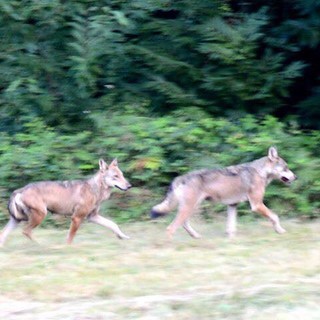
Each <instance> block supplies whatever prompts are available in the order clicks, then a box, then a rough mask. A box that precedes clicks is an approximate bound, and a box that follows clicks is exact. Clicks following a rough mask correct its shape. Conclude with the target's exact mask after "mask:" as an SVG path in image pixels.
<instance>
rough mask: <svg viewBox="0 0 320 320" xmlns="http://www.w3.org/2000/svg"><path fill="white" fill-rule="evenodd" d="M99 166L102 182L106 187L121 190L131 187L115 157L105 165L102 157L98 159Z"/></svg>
mask: <svg viewBox="0 0 320 320" xmlns="http://www.w3.org/2000/svg"><path fill="white" fill-rule="evenodd" d="M99 167H100V173H101V174H102V176H103V179H104V183H105V184H106V185H107V186H108V187H116V188H118V189H120V190H122V191H126V190H128V189H130V188H131V187H132V186H131V184H130V183H129V182H128V181H127V180H126V179H125V177H124V176H123V173H122V171H121V170H120V168H119V167H118V161H117V159H114V160H113V161H112V162H111V163H110V164H109V165H107V164H106V162H105V161H104V160H103V159H100V160H99Z"/></svg>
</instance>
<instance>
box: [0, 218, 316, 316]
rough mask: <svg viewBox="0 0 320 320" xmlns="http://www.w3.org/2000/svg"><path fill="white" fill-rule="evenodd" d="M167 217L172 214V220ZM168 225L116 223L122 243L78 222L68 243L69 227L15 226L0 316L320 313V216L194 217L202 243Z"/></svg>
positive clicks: (1, 285) (5, 259) (1, 261)
mask: <svg viewBox="0 0 320 320" xmlns="http://www.w3.org/2000/svg"><path fill="white" fill-rule="evenodd" d="M171 218H172V217H171ZM167 223H168V221H159V222H141V223H133V224H125V225H122V226H121V227H122V229H123V231H125V232H126V233H127V234H129V235H130V236H131V239H130V240H126V241H121V240H118V239H117V238H116V237H114V236H113V234H111V232H109V231H108V230H105V229H103V228H101V227H99V226H95V225H90V224H84V225H83V226H82V228H81V229H80V230H79V233H78V235H77V236H76V238H75V244H74V245H73V246H66V245H65V244H64V241H65V238H66V234H67V230H61V229H60V230H56V229H38V230H35V236H36V238H37V240H38V242H39V244H36V243H32V242H30V241H29V240H28V239H26V238H24V237H23V236H22V235H21V233H20V230H17V231H15V232H14V234H12V235H11V236H10V237H9V239H8V242H7V243H6V246H5V247H4V248H0V319H7V320H8V319H17V320H20V319H21V320H22V319H23V320H28V319H32V320H35V319H46V320H48V319H73V320H88V319H97V320H99V319H150V320H153V319H179V320H180V319H250V320H251V319H255V320H263V319H266V320H270V318H271V319H279V320H282V319H290V320H291V319H308V320H311V319H320V247H319V243H320V242H319V240H320V236H319V231H320V222H319V221H318V222H313V223H311V222H308V223H301V222H299V221H293V220H290V221H288V220H287V221H283V226H284V227H286V229H287V231H288V232H287V233H286V234H284V235H281V236H280V235H277V234H275V233H274V232H273V230H272V229H271V228H270V226H269V224H268V223H267V222H264V221H262V220H258V221H255V222H245V221H240V224H239V235H238V237H237V238H236V239H235V240H229V239H227V238H226V237H225V235H224V220H223V219H220V220H216V221H215V222H210V223H209V222H208V223H204V222H203V221H201V220H200V218H198V219H196V221H194V223H193V225H194V227H195V229H196V230H198V231H199V232H200V233H202V236H203V237H202V239H198V240H195V239H192V238H190V237H189V236H188V235H187V234H186V233H185V231H184V230H179V231H178V232H177V234H176V236H175V238H174V240H173V241H171V242H170V241H168V240H167V239H166V236H165V228H166V225H167Z"/></svg>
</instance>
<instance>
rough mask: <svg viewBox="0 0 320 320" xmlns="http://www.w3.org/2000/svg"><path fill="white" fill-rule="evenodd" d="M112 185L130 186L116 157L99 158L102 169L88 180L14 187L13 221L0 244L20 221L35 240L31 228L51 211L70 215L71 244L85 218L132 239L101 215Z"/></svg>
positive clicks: (2, 234)
mask: <svg viewBox="0 0 320 320" xmlns="http://www.w3.org/2000/svg"><path fill="white" fill-rule="evenodd" d="M112 187H116V188H118V189H120V190H123V191H126V190H128V189H129V188H131V185H130V183H129V182H128V181H127V180H126V179H125V178H124V176H123V173H122V172H121V170H120V168H119V167H118V162H117V160H116V159H114V160H113V161H112V162H111V164H110V165H107V163H106V162H105V161H104V160H103V159H100V160H99V171H98V172H97V173H96V174H95V175H93V176H92V177H91V178H89V179H87V180H74V181H41V182H35V183H30V184H28V185H26V186H25V187H23V188H21V189H17V190H15V191H14V192H13V193H12V195H11V197H10V200H9V203H8V210H9V213H10V220H9V222H8V223H7V225H6V226H5V227H4V229H3V231H2V233H1V235H0V245H2V244H3V243H4V242H5V240H6V238H7V237H8V235H9V233H10V232H11V231H12V230H14V229H15V228H16V227H17V226H18V224H19V223H20V222H21V221H26V222H27V223H26V226H25V227H24V229H23V234H24V235H25V236H27V237H28V238H30V239H32V230H33V229H34V228H35V227H37V226H38V225H39V224H40V223H41V222H42V221H43V219H44V218H45V217H46V215H47V212H48V211H50V212H52V213H55V214H60V215H67V216H71V220H72V222H71V226H70V230H69V233H68V237H67V243H68V244H71V243H72V241H73V238H74V236H75V234H76V232H77V230H78V228H79V226H80V224H81V223H82V221H83V220H84V219H87V220H88V221H90V222H93V223H96V224H99V225H102V226H104V227H106V228H109V229H111V230H112V231H113V232H114V233H115V234H116V235H117V236H118V237H119V238H120V239H127V238H129V237H128V236H126V235H125V234H124V233H123V232H122V231H121V230H120V228H119V227H118V225H117V224H116V223H114V222H112V221H111V220H109V219H106V218H104V217H103V216H101V215H100V214H99V208H100V204H101V203H102V201H104V200H106V199H108V198H109V197H110V194H111V189H112Z"/></svg>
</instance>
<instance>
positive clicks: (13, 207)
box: [8, 192, 28, 222]
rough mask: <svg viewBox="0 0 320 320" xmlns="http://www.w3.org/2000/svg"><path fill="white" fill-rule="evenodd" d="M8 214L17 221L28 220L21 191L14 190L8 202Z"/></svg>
mask: <svg viewBox="0 0 320 320" xmlns="http://www.w3.org/2000/svg"><path fill="white" fill-rule="evenodd" d="M8 210H9V214H10V216H11V217H12V218H13V219H14V220H15V221H17V222H21V221H27V220H28V210H27V207H26V206H25V204H24V203H23V201H22V200H21V193H16V192H14V193H13V194H12V195H11V197H10V200H9V203H8Z"/></svg>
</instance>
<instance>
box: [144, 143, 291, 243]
mask: <svg viewBox="0 0 320 320" xmlns="http://www.w3.org/2000/svg"><path fill="white" fill-rule="evenodd" d="M274 179H277V180H280V181H282V182H283V183H285V184H290V183H291V182H292V181H294V180H296V179H297V176H296V175H295V174H294V173H293V172H292V171H291V170H290V169H289V168H288V165H287V163H286V162H285V161H284V160H283V159H282V158H280V157H279V155H278V151H277V149H276V148H275V147H270V148H269V150H268V155H267V156H266V157H263V158H260V159H257V160H254V161H252V162H248V163H244V164H239V165H234V166H230V167H226V168H223V169H215V170H209V169H208V170H199V171H193V172H189V173H187V174H185V175H182V176H179V177H177V178H175V179H174V180H173V182H172V184H171V187H170V189H169V191H168V194H167V196H166V198H165V199H164V201H163V202H161V203H160V204H158V205H156V206H154V207H153V208H152V210H151V213H150V215H151V217H152V218H156V217H159V216H162V215H165V214H167V213H168V212H169V211H170V210H173V209H174V208H175V207H177V206H178V212H177V215H176V217H175V219H174V221H173V222H172V223H171V224H170V225H169V227H168V228H167V233H168V236H169V237H170V238H171V237H172V236H173V234H174V233H175V232H176V230H177V229H178V228H179V227H180V226H183V227H184V229H185V230H186V231H187V232H188V233H189V234H190V235H191V236H192V237H194V238H199V237H200V234H199V233H197V232H196V231H195V230H194V229H193V228H192V227H191V225H190V222H189V219H190V217H191V215H192V213H193V212H194V211H195V209H196V208H197V207H198V206H199V205H200V203H201V202H202V201H203V200H205V199H208V200H212V201H213V202H219V203H222V204H225V205H227V206H228V210H227V212H228V218H227V230H226V232H227V234H228V235H229V236H230V237H233V236H234V235H235V234H236V220H237V205H238V204H239V203H240V202H244V201H249V203H250V206H251V210H252V211H254V212H258V213H260V214H262V215H263V216H265V217H267V218H268V219H269V220H270V221H271V223H272V225H273V227H274V229H275V231H276V232H278V233H284V232H285V229H283V228H282V226H281V225H280V221H279V217H278V216H277V215H276V214H275V213H273V212H272V211H271V210H270V209H269V208H267V207H266V205H265V204H264V203H263V198H264V193H265V189H266V187H267V185H268V184H269V183H270V182H271V181H272V180H274Z"/></svg>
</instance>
